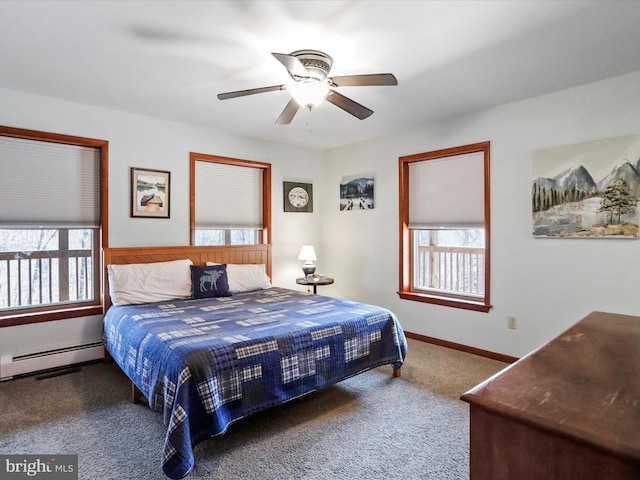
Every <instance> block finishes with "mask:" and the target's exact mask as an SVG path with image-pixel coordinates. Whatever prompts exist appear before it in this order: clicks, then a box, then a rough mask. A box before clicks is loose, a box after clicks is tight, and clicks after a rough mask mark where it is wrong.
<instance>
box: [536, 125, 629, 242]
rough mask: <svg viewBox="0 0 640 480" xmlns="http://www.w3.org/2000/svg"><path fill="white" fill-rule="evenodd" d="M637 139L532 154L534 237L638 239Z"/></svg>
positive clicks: (547, 150) (550, 149)
mask: <svg viewBox="0 0 640 480" xmlns="http://www.w3.org/2000/svg"><path fill="white" fill-rule="evenodd" d="M639 199H640V136H631V137H620V138H611V139H606V140H600V141H595V142H588V143H581V144H576V145H566V146H561V147H553V148H548V149H545V150H538V151H535V152H534V153H533V183H532V185H531V205H532V212H533V235H534V237H549V238H638V236H639V235H638V224H639V223H640V216H639V208H638V200H639Z"/></svg>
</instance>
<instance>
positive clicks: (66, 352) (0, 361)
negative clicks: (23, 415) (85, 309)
mask: <svg viewBox="0 0 640 480" xmlns="http://www.w3.org/2000/svg"><path fill="white" fill-rule="evenodd" d="M101 358H104V348H103V346H102V342H95V343H89V344H86V345H79V346H77V347H69V348H59V349H57V350H49V351H46V352H39V353H32V354H29V355H20V356H16V357H14V356H12V355H3V356H0V381H4V380H9V379H11V378H13V377H16V376H18V375H25V374H29V373H36V372H40V371H43V370H49V369H51V368H58V367H64V366H67V365H74V364H77V363H83V362H90V361H92V360H98V359H101Z"/></svg>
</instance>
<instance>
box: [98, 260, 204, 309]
mask: <svg viewBox="0 0 640 480" xmlns="http://www.w3.org/2000/svg"><path fill="white" fill-rule="evenodd" d="M192 264H193V263H192V262H191V260H188V259H185V260H174V261H171V262H155V263H132V264H129V265H108V266H107V271H108V275H109V293H110V295H111V303H113V304H114V305H116V306H118V305H130V304H134V303H149V302H162V301H165V300H172V299H174V298H188V297H190V296H191V265H192Z"/></svg>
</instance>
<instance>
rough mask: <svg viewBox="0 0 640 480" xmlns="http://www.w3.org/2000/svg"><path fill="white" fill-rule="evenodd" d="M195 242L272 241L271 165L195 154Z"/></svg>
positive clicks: (193, 167) (193, 229) (193, 221)
mask: <svg viewBox="0 0 640 480" xmlns="http://www.w3.org/2000/svg"><path fill="white" fill-rule="evenodd" d="M191 199H192V201H191V244H192V245H246V244H260V243H270V234H271V225H270V224H271V165H270V164H268V163H262V162H254V161H249V160H239V159H233V158H225V157H217V156H214V155H205V154H198V153H192V154H191Z"/></svg>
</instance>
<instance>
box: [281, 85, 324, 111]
mask: <svg viewBox="0 0 640 480" xmlns="http://www.w3.org/2000/svg"><path fill="white" fill-rule="evenodd" d="M289 91H290V93H291V97H292V98H293V99H294V100H295V101H296V103H297V104H298V105H300V106H301V107H306V108H309V109H311V108H312V107H317V106H318V105H320V104H321V103H322V100H324V98H325V97H326V96H327V93H329V82H327V81H321V82H320V81H318V80H302V81H300V82H297V83H296V84H295V85H292V86H291V87H290V89H289Z"/></svg>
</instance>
